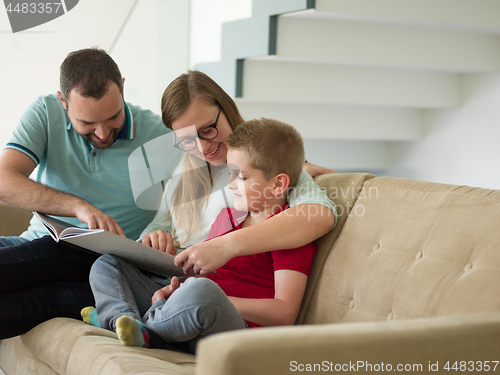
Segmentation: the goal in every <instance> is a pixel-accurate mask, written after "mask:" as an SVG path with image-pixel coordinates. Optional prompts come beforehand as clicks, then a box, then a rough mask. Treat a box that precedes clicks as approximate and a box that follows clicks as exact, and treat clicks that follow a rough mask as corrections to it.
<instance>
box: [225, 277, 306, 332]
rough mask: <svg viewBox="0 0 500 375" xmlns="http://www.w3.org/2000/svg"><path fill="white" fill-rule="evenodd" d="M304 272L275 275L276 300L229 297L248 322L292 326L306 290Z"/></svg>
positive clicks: (262, 324)
mask: <svg viewBox="0 0 500 375" xmlns="http://www.w3.org/2000/svg"><path fill="white" fill-rule="evenodd" d="M306 284H307V276H306V275H305V274H303V273H302V272H298V271H290V270H279V271H276V272H275V273H274V290H275V293H274V299H249V298H236V297H229V299H230V300H231V302H232V303H233V305H234V306H235V307H236V308H237V309H238V310H239V311H240V313H241V316H242V317H243V319H245V320H246V321H249V322H252V323H255V324H258V325H260V326H278V325H292V324H294V323H295V319H297V314H298V313H299V309H300V304H301V302H302V297H303V296H304V291H305V289H306Z"/></svg>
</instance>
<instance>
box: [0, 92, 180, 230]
mask: <svg viewBox="0 0 500 375" xmlns="http://www.w3.org/2000/svg"><path fill="white" fill-rule="evenodd" d="M125 117H126V119H125V125H124V127H123V129H122V131H121V132H120V134H119V136H118V138H117V140H116V142H115V143H113V145H111V146H110V147H108V148H106V149H98V148H94V147H93V146H92V145H91V144H90V143H89V142H87V141H86V140H84V139H83V138H82V137H80V136H79V135H78V134H77V133H76V132H75V131H74V130H73V128H72V126H71V123H70V121H69V119H68V117H67V115H66V111H65V110H64V108H63V106H62V103H61V101H60V99H59V97H58V96H57V95H56V94H51V95H47V96H41V97H40V98H38V100H36V101H35V102H34V103H33V104H31V106H30V107H29V108H28V109H27V110H26V112H25V113H24V114H23V116H22V117H21V120H20V121H19V124H18V125H17V127H16V129H15V130H14V133H13V136H12V138H11V139H10V140H9V142H8V143H7V145H6V147H5V148H8V149H14V150H17V151H19V152H22V153H23V154H25V155H27V156H28V157H30V158H31V159H32V160H33V161H34V162H35V164H36V165H37V169H36V171H35V172H36V181H38V182H40V183H42V184H44V185H46V186H49V187H51V188H54V189H57V190H59V191H63V192H66V193H69V194H73V195H76V196H78V197H80V198H83V199H85V200H86V201H88V202H90V203H92V204H93V205H94V206H96V207H97V208H99V209H100V210H101V211H103V212H105V213H106V214H108V215H110V216H111V217H113V218H114V219H115V220H117V222H118V224H119V225H120V226H121V227H122V229H123V230H124V232H125V234H126V235H127V237H128V238H130V239H133V240H135V239H137V238H139V235H140V234H141V232H142V231H143V230H144V228H145V227H146V226H147V225H148V224H149V222H150V221H151V220H152V219H153V217H154V215H155V211H150V210H143V209H141V208H139V207H137V205H136V204H135V201H134V195H133V193H132V188H131V183H130V176H129V171H128V157H129V155H130V154H131V153H132V152H133V151H134V150H135V149H137V148H138V147H141V146H142V145H143V144H144V143H146V142H148V141H150V140H152V139H155V138H156V137H159V136H161V135H163V134H166V133H167V132H170V130H169V129H167V128H166V127H165V125H163V123H162V120H161V117H160V116H158V115H156V114H154V113H153V112H151V111H149V110H143V109H141V108H140V107H138V106H133V105H131V104H129V103H126V104H125ZM59 219H61V220H64V221H66V222H68V223H71V224H73V225H76V226H79V227H86V225H85V224H83V223H81V222H80V221H79V220H78V219H76V218H68V217H59ZM46 234H48V233H47V231H46V230H45V229H44V227H43V225H41V224H40V223H39V222H38V220H37V219H35V218H33V219H32V220H31V224H30V227H29V228H28V230H27V231H25V232H24V233H23V234H22V235H21V237H23V238H26V239H29V240H31V239H35V238H39V237H41V236H44V235H46Z"/></svg>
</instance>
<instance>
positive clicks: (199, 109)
mask: <svg viewBox="0 0 500 375" xmlns="http://www.w3.org/2000/svg"><path fill="white" fill-rule="evenodd" d="M219 111H220V114H219ZM218 114H219V119H218V122H217V130H218V134H217V136H216V137H215V138H213V139H211V140H208V141H205V140H203V139H201V138H197V140H196V142H197V148H195V149H194V150H193V151H191V152H192V153H193V154H195V155H197V156H198V157H201V155H200V153H202V154H203V157H204V159H205V160H206V161H208V162H209V163H211V164H220V163H225V162H226V160H227V145H226V142H227V139H228V138H229V135H231V133H232V132H233V131H232V129H231V126H230V125H229V123H228V121H227V119H226V116H225V114H224V112H223V111H222V110H221V108H220V107H219V106H217V105H213V104H208V103H207V102H206V101H203V100H194V101H193V102H192V103H191V104H190V105H189V107H188V108H187V109H186V111H185V112H184V113H183V114H182V115H180V116H179V117H178V118H177V119H176V120H175V121H173V122H172V129H173V130H174V131H175V134H176V136H177V138H178V139H179V140H182V139H186V138H193V137H196V135H197V134H196V133H198V134H199V133H200V132H202V131H203V130H205V129H206V128H208V127H210V126H211V125H213V124H214V123H215V121H216V120H217V115H218ZM195 129H196V133H195Z"/></svg>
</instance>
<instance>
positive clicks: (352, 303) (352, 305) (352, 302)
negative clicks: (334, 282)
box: [349, 300, 355, 309]
mask: <svg viewBox="0 0 500 375" xmlns="http://www.w3.org/2000/svg"><path fill="white" fill-rule="evenodd" d="M354 305H355V303H354V300H352V301H351V302H350V303H349V307H350V308H351V309H353V308H354Z"/></svg>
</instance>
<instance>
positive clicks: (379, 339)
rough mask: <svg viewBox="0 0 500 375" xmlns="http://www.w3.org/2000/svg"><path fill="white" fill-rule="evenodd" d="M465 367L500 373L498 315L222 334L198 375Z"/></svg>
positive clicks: (204, 344)
mask: <svg viewBox="0 0 500 375" xmlns="http://www.w3.org/2000/svg"><path fill="white" fill-rule="evenodd" d="M456 361H458V362H456ZM461 361H466V363H465V365H466V366H469V367H470V366H476V367H475V369H476V370H477V369H478V367H479V366H480V365H481V366H483V367H486V365H489V366H490V367H491V369H490V371H492V370H493V367H494V366H495V365H497V366H496V371H500V364H498V361H500V313H487V314H469V315H455V316H447V317H439V318H424V319H411V320H398V321H392V322H368V323H345V324H327V325H304V326H293V327H272V328H256V329H251V330H248V331H233V332H228V333H223V334H218V335H214V336H211V337H208V338H206V339H204V340H201V341H200V343H199V345H198V349H197V365H196V374H197V375H208V374H214V375H215V374H216V375H223V374H240V375H241V374H270V375H271V374H273V375H274V374H284V373H289V372H310V371H313V370H316V371H320V372H321V371H326V372H341V371H342V372H350V371H354V369H356V371H357V372H361V373H364V372H366V373H371V372H375V371H389V366H390V368H391V370H392V371H398V369H399V371H401V370H403V371H405V370H406V371H408V370H409V369H410V368H411V371H415V372H417V371H418V372H424V373H426V372H429V371H431V370H435V369H438V370H439V371H436V373H448V374H449V373H450V372H449V371H447V370H446V369H445V366H446V364H447V363H448V366H449V368H450V370H451V372H455V371H454V370H453V369H452V366H454V365H455V366H458V369H459V370H458V371H460V366H461V365H464V363H462V364H461V363H460V362H461ZM469 361H474V362H473V363H469ZM478 361H481V362H478ZM486 361H490V362H489V363H486ZM491 361H497V362H496V363H495V362H491ZM370 366H372V367H370ZM381 366H382V367H381ZM398 366H399V367H398ZM401 366H403V367H401ZM429 366H433V367H432V368H429ZM436 366H437V367H436ZM469 367H467V368H468V369H469ZM432 372H433V373H434V371H432ZM473 372H474V371H473Z"/></svg>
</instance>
